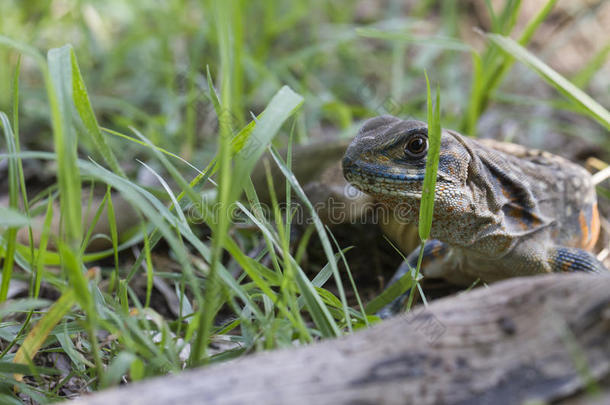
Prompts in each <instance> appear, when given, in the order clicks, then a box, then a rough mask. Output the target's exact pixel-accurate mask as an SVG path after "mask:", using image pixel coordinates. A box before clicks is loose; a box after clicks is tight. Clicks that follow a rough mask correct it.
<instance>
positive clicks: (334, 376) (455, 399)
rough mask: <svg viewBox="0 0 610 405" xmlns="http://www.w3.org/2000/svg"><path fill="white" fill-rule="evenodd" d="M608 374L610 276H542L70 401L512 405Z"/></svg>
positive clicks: (569, 393)
mask: <svg viewBox="0 0 610 405" xmlns="http://www.w3.org/2000/svg"><path fill="white" fill-rule="evenodd" d="M609 376H610V275H601V276H591V275H586V274H552V275H545V276H539V277H527V278H515V279H511V280H507V281H503V282H499V283H496V284H494V285H492V286H490V287H489V288H479V289H476V290H474V291H470V292H467V293H462V294H460V295H457V296H452V297H448V298H444V299H441V300H438V301H435V302H433V303H431V304H430V305H429V306H428V308H423V307H418V308H415V309H414V310H413V311H412V312H411V313H408V314H405V315H402V316H398V317H395V318H393V319H389V320H387V321H384V322H381V323H380V324H378V325H375V326H374V327H372V328H370V329H368V330H363V331H359V332H356V333H354V334H353V335H350V336H346V337H344V338H340V339H335V340H328V341H323V342H320V343H317V344H313V345H310V346H306V347H300V348H293V349H285V350H278V351H274V352H265V353H260V354H256V355H253V356H249V357H245V358H240V359H237V360H234V361H231V362H228V363H224V364H219V365H214V366H210V367H206V368H201V369H196V370H191V371H187V372H184V373H183V374H181V375H177V376H167V377H160V378H155V379H151V380H148V381H145V382H141V383H134V384H131V385H127V386H123V387H120V388H114V389H111V390H108V391H104V392H100V393H96V394H93V395H91V396H86V397H83V398H81V399H80V400H77V401H76V402H73V404H75V405H77V404H78V405H98V404H99V405H101V404H145V405H153V404H159V405H160V404H163V405H165V404H168V405H169V404H171V405H174V404H199V403H206V404H242V403H255V404H285V403H290V404H312V403H314V404H340V403H345V404H347V403H349V404H379V403H384V404H411V403H412V404H522V403H524V402H525V401H529V400H540V401H545V402H548V401H558V400H561V399H565V398H571V399H572V400H573V399H574V395H579V396H581V397H584V398H588V397H587V395H589V394H588V393H587V391H586V390H585V389H586V388H587V387H589V388H595V387H596V385H597V387H598V388H599V387H600V385H599V381H601V380H605V381H606V382H607V381H608V377H609ZM603 384H604V383H603V382H602V383H601V386H602V388H603ZM606 389H607V387H606ZM604 395H605V396H604ZM604 395H603V396H602V397H601V398H598V399H597V400H601V401H602V402H600V403H604V402H603V401H605V400H607V399H610V394H609V393H608V391H606V392H605V394H604ZM593 399H595V398H593Z"/></svg>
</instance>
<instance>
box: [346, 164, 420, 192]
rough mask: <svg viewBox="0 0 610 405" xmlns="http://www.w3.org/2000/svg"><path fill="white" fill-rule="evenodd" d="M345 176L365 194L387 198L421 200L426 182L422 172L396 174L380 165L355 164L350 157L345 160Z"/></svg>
mask: <svg viewBox="0 0 610 405" xmlns="http://www.w3.org/2000/svg"><path fill="white" fill-rule="evenodd" d="M343 176H344V177H345V179H346V180H347V181H348V182H349V183H350V184H352V185H353V186H354V187H356V188H357V189H359V190H360V191H362V192H364V193H367V194H372V195H378V196H386V197H403V198H405V197H409V198H421V184H422V182H423V181H424V173H423V172H422V171H420V170H414V171H412V172H410V173H404V172H403V173H395V172H391V171H390V169H389V168H387V167H384V166H380V165H370V164H362V163H354V162H353V161H352V160H351V159H350V158H348V157H345V158H344V159H343Z"/></svg>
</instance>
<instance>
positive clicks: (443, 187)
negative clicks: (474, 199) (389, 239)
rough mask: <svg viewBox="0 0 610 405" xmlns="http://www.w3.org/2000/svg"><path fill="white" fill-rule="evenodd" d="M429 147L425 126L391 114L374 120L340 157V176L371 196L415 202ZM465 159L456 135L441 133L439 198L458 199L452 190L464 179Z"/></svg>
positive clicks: (463, 147) (465, 175) (362, 129)
mask: <svg viewBox="0 0 610 405" xmlns="http://www.w3.org/2000/svg"><path fill="white" fill-rule="evenodd" d="M427 151H428V127H427V125H426V124H425V123H424V122H421V121H415V120H401V119H399V118H396V117H393V116H389V115H383V116H380V117H376V118H372V119H369V120H368V121H366V122H365V123H364V125H363V126H362V128H361V129H360V131H359V132H358V135H356V137H355V138H354V140H353V141H352V143H351V144H350V145H349V147H348V149H347V151H346V153H345V156H344V158H343V174H344V176H345V178H346V180H347V181H348V182H350V183H351V184H352V185H353V186H355V187H356V188H358V189H359V190H361V191H363V192H365V193H367V194H369V195H372V196H373V197H374V198H375V199H378V200H382V201H400V202H412V203H418V202H419V200H420V199H421V190H422V184H423V180H424V174H425V167H426V156H427ZM469 161H470V155H469V153H468V151H467V150H466V147H465V145H464V144H463V143H462V142H460V138H459V137H455V136H453V134H452V133H451V132H450V131H443V133H442V135H441V154H440V157H439V169H438V176H437V185H436V187H437V188H436V190H437V194H436V201H437V202H440V201H439V199H443V198H447V199H450V198H455V197H458V196H457V195H456V190H460V185H462V186H463V184H465V182H466V177H467V173H468V168H467V166H468V163H469ZM458 194H459V192H458ZM458 198H459V197H458ZM452 203H455V201H453V202H452ZM417 206H418V207H419V205H417Z"/></svg>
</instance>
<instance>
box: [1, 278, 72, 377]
mask: <svg viewBox="0 0 610 405" xmlns="http://www.w3.org/2000/svg"><path fill="white" fill-rule="evenodd" d="M74 304H76V294H75V293H74V290H73V289H70V290H67V291H65V292H64V293H63V294H62V295H61V297H59V299H58V300H57V301H56V302H55V303H54V304H53V305H52V306H51V308H50V309H49V311H48V312H47V313H46V314H45V315H44V316H43V317H42V318H41V319H40V321H38V323H36V325H35V326H34V328H33V329H32V330H31V331H30V333H28V335H27V336H26V338H25V340H24V341H23V344H22V345H21V347H20V348H19V350H17V353H16V354H15V357H14V358H13V362H14V363H16V364H28V363H29V362H30V361H31V359H33V358H34V356H35V355H36V353H38V350H40V347H41V346H42V344H43V343H44V341H45V340H46V339H47V337H48V336H49V334H50V333H51V331H52V330H53V328H54V327H55V326H56V325H57V324H58V323H59V322H60V321H61V320H62V319H63V317H64V316H65V314H66V313H67V312H68V311H69V310H70V308H72V306H73V305H74ZM16 377H17V378H16V379H17V380H18V381H21V378H22V377H21V376H16Z"/></svg>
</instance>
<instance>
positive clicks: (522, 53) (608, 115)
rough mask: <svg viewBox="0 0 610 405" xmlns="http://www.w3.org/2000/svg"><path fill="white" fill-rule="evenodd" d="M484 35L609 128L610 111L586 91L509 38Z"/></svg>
mask: <svg viewBox="0 0 610 405" xmlns="http://www.w3.org/2000/svg"><path fill="white" fill-rule="evenodd" d="M486 36H487V38H489V40H490V41H492V42H493V43H494V44H496V45H498V46H499V47H500V48H501V49H502V50H503V51H504V52H506V53H507V54H509V55H510V56H512V57H514V58H515V59H517V60H519V61H521V62H522V63H524V64H525V65H527V66H529V67H530V68H531V69H533V70H534V71H535V72H536V73H538V74H539V75H540V76H541V77H542V78H543V79H544V80H546V81H547V82H548V83H549V84H551V85H552V86H553V87H555V88H556V89H557V90H558V91H559V92H560V93H562V94H564V95H565V96H566V97H567V98H568V99H570V100H571V101H573V102H574V103H576V104H577V105H578V106H580V107H582V108H583V110H584V112H586V114H587V115H589V116H590V117H591V118H593V119H595V120H596V121H598V122H599V123H600V124H602V125H603V126H604V127H605V128H607V129H610V112H608V110H606V109H605V108H604V107H603V106H601V105H600V104H599V103H598V102H597V101H595V100H593V98H591V97H590V96H589V95H588V94H587V93H585V92H584V91H582V90H581V89H579V88H578V87H577V86H575V85H574V84H572V83H571V82H570V81H569V80H567V79H566V78H565V77H563V76H562V75H560V74H559V73H557V72H556V71H555V70H553V69H552V68H551V67H550V66H548V65H547V64H545V63H544V62H542V61H541V60H540V59H538V57H536V56H535V55H534V54H532V53H531V52H529V51H528V50H527V49H525V48H524V47H522V46H521V45H519V44H518V43H517V42H515V41H514V40H512V39H511V38H508V37H504V36H502V35H497V34H486Z"/></svg>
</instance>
